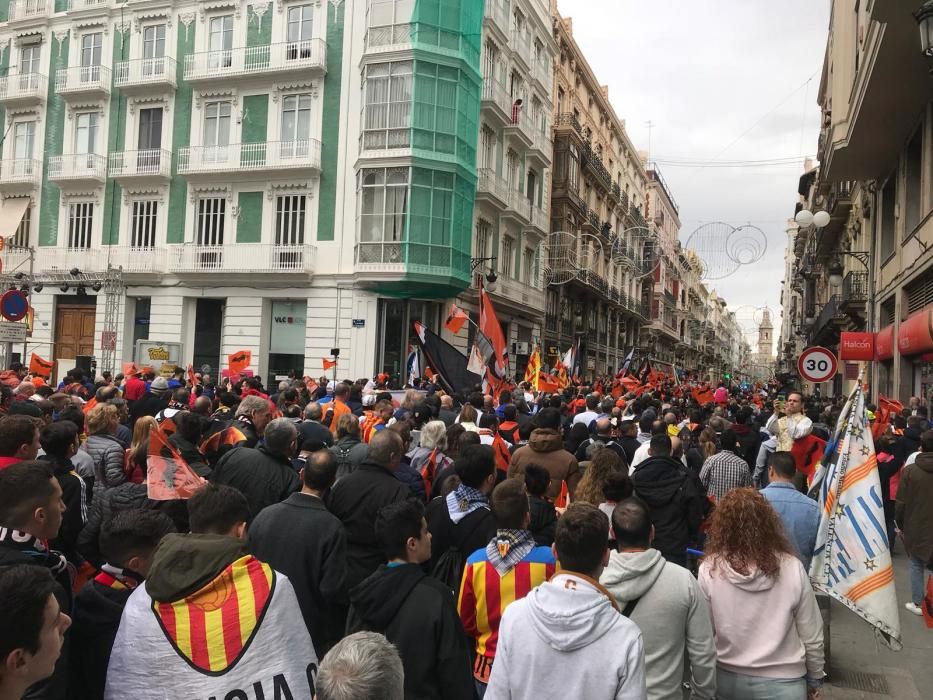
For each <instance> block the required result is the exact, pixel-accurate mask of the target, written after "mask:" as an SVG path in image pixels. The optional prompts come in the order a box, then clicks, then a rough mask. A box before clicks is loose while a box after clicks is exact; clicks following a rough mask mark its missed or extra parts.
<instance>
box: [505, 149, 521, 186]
mask: <svg viewBox="0 0 933 700" xmlns="http://www.w3.org/2000/svg"><path fill="white" fill-rule="evenodd" d="M505 179H506V183H507V184H508V187H509V191H512V190H515V189H518V154H517V153H516V152H515V151H513V150H512V149H509V152H508V153H506V155H505Z"/></svg>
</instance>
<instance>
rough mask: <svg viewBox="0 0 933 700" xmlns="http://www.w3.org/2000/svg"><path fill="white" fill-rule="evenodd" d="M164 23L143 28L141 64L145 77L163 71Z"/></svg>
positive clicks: (157, 74) (156, 74) (162, 72)
mask: <svg viewBox="0 0 933 700" xmlns="http://www.w3.org/2000/svg"><path fill="white" fill-rule="evenodd" d="M164 59H165V25H164V24H154V25H151V26H148V27H144V28H143V64H142V74H143V77H145V78H151V77H153V76H160V75H163V74H164V73H165V60H164Z"/></svg>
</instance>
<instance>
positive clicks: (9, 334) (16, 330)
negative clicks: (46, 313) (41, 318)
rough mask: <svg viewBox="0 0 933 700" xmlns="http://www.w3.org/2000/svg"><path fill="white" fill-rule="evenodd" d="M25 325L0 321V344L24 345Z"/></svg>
mask: <svg viewBox="0 0 933 700" xmlns="http://www.w3.org/2000/svg"><path fill="white" fill-rule="evenodd" d="M25 342H26V324H25V323H14V322H12V321H0V343H25Z"/></svg>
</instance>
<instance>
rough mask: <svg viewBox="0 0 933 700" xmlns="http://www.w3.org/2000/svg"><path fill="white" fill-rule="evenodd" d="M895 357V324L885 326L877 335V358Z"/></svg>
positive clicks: (887, 358) (888, 358)
mask: <svg viewBox="0 0 933 700" xmlns="http://www.w3.org/2000/svg"><path fill="white" fill-rule="evenodd" d="M892 357H894V326H893V325H890V326H885V327H884V328H882V329H881V330H880V331H878V333H877V334H876V335H875V359H876V360H890V359H891V358H892Z"/></svg>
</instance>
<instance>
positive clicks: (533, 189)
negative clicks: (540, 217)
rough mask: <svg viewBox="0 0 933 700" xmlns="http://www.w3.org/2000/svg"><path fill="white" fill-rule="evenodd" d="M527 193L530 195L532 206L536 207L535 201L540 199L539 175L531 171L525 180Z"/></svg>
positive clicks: (529, 199)
mask: <svg viewBox="0 0 933 700" xmlns="http://www.w3.org/2000/svg"><path fill="white" fill-rule="evenodd" d="M525 183H526V188H525V189H526V191H527V194H528V201H529V202H531V205H532V206H534V205H535V200H536V199H537V197H538V175H537V173H535V171H534V170H529V171H528V175H527V177H526V178H525Z"/></svg>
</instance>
